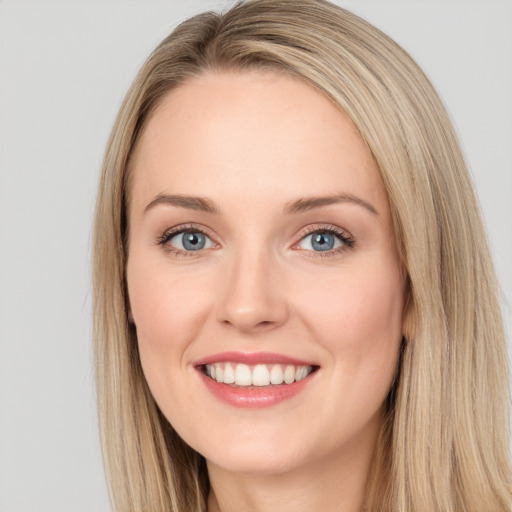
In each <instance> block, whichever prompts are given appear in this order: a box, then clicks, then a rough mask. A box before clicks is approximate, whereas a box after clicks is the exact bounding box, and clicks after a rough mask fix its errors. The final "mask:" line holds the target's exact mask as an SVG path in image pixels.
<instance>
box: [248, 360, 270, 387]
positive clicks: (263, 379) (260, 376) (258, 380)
mask: <svg viewBox="0 0 512 512" xmlns="http://www.w3.org/2000/svg"><path fill="white" fill-rule="evenodd" d="M269 384H270V374H269V372H268V368H267V366H266V365H264V364H257V365H256V366H255V367H254V370H253V371H252V385H253V386H268V385H269Z"/></svg>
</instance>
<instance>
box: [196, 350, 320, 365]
mask: <svg viewBox="0 0 512 512" xmlns="http://www.w3.org/2000/svg"><path fill="white" fill-rule="evenodd" d="M220 362H231V363H243V364H247V365H256V364H293V365H295V366H318V365H316V364H315V363H313V362H311V361H305V360H303V359H298V358H296V357H290V356H285V355H282V354H275V353H273V352H234V351H232V352H219V353H217V354H212V355H211V356H207V357H204V358H202V359H199V360H198V361H196V362H195V363H194V366H204V365H205V364H214V363H220Z"/></svg>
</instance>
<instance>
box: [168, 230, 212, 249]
mask: <svg viewBox="0 0 512 512" xmlns="http://www.w3.org/2000/svg"><path fill="white" fill-rule="evenodd" d="M161 243H162V244H163V245H166V246H168V247H169V246H170V247H169V248H170V249H173V250H176V251H183V252H189V251H200V250H201V249H210V248H212V247H213V245H214V244H213V241H212V240H211V238H210V237H209V236H207V235H206V234H204V233H202V232H201V231H196V230H187V231H179V232H173V233H169V234H167V235H165V236H164V238H163V239H162V241H161Z"/></svg>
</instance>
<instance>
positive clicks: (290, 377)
mask: <svg viewBox="0 0 512 512" xmlns="http://www.w3.org/2000/svg"><path fill="white" fill-rule="evenodd" d="M312 371H313V367H312V366H294V365H291V364H288V365H282V364H274V365H267V364H257V365H255V366H249V365H247V364H243V363H239V364H234V363H230V362H219V363H215V364H207V365H205V373H206V375H208V376H209V377H210V378H212V379H213V380H216V381H217V382H220V383H224V384H235V385H237V386H244V387H248V386H259V387H264V386H269V385H271V384H272V385H275V386H277V385H280V384H283V383H285V384H293V383H294V382H299V381H301V380H302V379H305V378H306V377H307V376H308V375H309V374H310V373H311V372H312Z"/></svg>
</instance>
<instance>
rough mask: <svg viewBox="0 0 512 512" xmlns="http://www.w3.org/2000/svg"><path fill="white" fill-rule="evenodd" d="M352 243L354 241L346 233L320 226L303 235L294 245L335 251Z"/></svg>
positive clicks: (318, 250)
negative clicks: (320, 227)
mask: <svg viewBox="0 0 512 512" xmlns="http://www.w3.org/2000/svg"><path fill="white" fill-rule="evenodd" d="M353 245H354V241H353V239H352V238H351V237H350V235H348V233H345V232H344V231H341V230H338V229H334V228H328V229H327V228H322V229H316V230H315V231H310V232H309V233H308V234H307V235H305V236H303V237H302V239H301V240H300V242H299V243H298V244H297V245H296V247H297V248H299V249H303V250H306V251H313V252H320V253H337V252H339V251H343V250H344V249H348V248H350V247H353Z"/></svg>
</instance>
